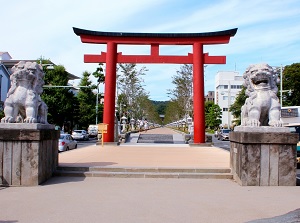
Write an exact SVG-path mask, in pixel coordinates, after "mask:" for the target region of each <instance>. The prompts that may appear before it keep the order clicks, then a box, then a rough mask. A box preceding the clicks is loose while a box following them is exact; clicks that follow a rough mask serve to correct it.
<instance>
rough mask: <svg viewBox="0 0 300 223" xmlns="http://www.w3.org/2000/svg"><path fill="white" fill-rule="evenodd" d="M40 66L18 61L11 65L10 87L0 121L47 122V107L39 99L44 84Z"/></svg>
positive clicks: (34, 63)
mask: <svg viewBox="0 0 300 223" xmlns="http://www.w3.org/2000/svg"><path fill="white" fill-rule="evenodd" d="M43 77H44V72H43V69H42V66H41V65H39V64H38V63H36V62H25V61H20V62H19V63H17V64H16V65H14V66H13V67H12V74H11V76H10V81H11V87H10V89H9V91H8V93H7V98H6V100H5V103H4V114H5V117H4V118H2V119H1V122H2V123H14V122H18V123H43V124H48V122H47V113H48V107H47V105H46V104H45V102H44V101H42V99H41V96H40V95H41V93H42V92H43V85H44V80H43Z"/></svg>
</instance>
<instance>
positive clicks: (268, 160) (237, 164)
mask: <svg viewBox="0 0 300 223" xmlns="http://www.w3.org/2000/svg"><path fill="white" fill-rule="evenodd" d="M298 137H299V136H298V134H294V133H289V132H275V131H274V132H265V131H264V132H238V131H234V132H232V133H230V142H231V143H230V166H231V169H232V173H233V176H234V179H235V180H236V181H237V182H238V183H239V184H240V185H243V186H295V185H296V168H297V166H296V165H297V163H296V144H297V142H298Z"/></svg>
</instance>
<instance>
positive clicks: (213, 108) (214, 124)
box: [205, 101, 222, 129]
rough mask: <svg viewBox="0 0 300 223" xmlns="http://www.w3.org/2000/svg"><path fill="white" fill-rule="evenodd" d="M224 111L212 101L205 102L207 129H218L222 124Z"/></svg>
mask: <svg viewBox="0 0 300 223" xmlns="http://www.w3.org/2000/svg"><path fill="white" fill-rule="evenodd" d="M221 115H222V110H221V108H220V106H219V105H217V104H214V103H213V102H212V101H207V102H205V127H206V128H208V129H217V128H219V125H220V124H221V123H222V121H221V117H222V116H221Z"/></svg>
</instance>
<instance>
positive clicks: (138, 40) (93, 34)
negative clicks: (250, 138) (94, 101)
mask: <svg viewBox="0 0 300 223" xmlns="http://www.w3.org/2000/svg"><path fill="white" fill-rule="evenodd" d="M73 30H74V33H75V34H76V35H78V36H80V38H81V41H82V42H83V43H94V44H107V52H101V54H100V55H91V54H85V55H84V62H85V63H106V74H105V89H104V101H105V104H104V112H103V122H104V123H107V124H108V131H107V134H105V135H104V142H114V118H115V97H116V90H115V89H116V81H117V80H116V66H117V63H170V64H193V101H194V143H205V110H204V64H225V63H226V56H209V55H208V53H203V46H204V45H212V44H226V43H229V40H230V37H233V36H234V35H235V34H236V32H237V29H230V30H224V31H219V32H209V33H122V32H98V31H90V30H83V29H78V28H73ZM118 44H123V45H124V44H125V45H150V46H151V50H150V55H123V54H122V53H118V52H117V46H118ZM160 45H192V46H193V53H189V54H188V55H187V56H168V55H159V46H160Z"/></svg>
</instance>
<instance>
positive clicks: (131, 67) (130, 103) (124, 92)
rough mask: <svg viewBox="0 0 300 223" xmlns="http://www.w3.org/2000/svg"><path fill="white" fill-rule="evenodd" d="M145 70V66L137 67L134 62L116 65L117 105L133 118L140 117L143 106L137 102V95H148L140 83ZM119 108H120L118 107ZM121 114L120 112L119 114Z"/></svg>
mask: <svg viewBox="0 0 300 223" xmlns="http://www.w3.org/2000/svg"><path fill="white" fill-rule="evenodd" d="M146 71H147V69H146V67H142V68H141V69H139V70H138V69H137V67H136V64H119V66H118V76H117V77H118V79H117V81H118V82H117V84H118V91H120V92H118V94H119V96H118V106H119V107H120V106H121V107H122V108H121V109H122V112H125V113H127V112H128V111H129V110H130V113H131V115H132V117H133V118H135V119H141V118H143V117H141V116H142V112H141V111H142V110H143V108H142V107H141V105H140V104H139V99H138V98H139V97H143V96H145V95H148V94H147V93H146V92H145V90H144V88H143V85H142V83H143V82H144V80H143V78H142V76H143V75H145V72H146ZM119 110H120V109H119ZM121 115H122V114H121Z"/></svg>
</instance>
